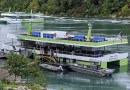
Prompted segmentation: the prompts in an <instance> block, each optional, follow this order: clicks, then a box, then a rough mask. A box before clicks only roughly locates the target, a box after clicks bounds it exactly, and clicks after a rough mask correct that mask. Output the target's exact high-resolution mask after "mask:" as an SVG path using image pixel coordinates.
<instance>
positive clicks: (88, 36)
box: [87, 23, 92, 41]
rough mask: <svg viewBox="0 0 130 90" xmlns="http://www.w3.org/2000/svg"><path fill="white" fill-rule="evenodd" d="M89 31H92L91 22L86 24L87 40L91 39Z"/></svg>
mask: <svg viewBox="0 0 130 90" xmlns="http://www.w3.org/2000/svg"><path fill="white" fill-rule="evenodd" d="M91 31H92V24H90V23H89V24H88V35H87V41H90V40H91Z"/></svg>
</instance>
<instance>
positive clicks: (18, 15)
mask: <svg viewBox="0 0 130 90" xmlns="http://www.w3.org/2000/svg"><path fill="white" fill-rule="evenodd" d="M1 17H2V18H0V22H6V23H29V22H32V23H42V22H44V18H43V14H42V13H25V12H5V13H1Z"/></svg>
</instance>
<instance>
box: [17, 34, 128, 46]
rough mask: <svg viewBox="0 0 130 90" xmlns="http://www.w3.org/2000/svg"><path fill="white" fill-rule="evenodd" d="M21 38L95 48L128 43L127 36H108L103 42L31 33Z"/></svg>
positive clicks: (20, 37)
mask: <svg viewBox="0 0 130 90" xmlns="http://www.w3.org/2000/svg"><path fill="white" fill-rule="evenodd" d="M19 39H20V40H28V41H36V42H45V43H54V44H64V45H72V46H84V47H95V48H96V47H104V46H110V45H118V44H127V43H128V39H127V38H123V39H122V40H119V39H117V38H106V39H107V41H102V42H91V41H89V42H88V41H72V40H64V39H52V38H41V37H35V36H31V35H20V36H19Z"/></svg>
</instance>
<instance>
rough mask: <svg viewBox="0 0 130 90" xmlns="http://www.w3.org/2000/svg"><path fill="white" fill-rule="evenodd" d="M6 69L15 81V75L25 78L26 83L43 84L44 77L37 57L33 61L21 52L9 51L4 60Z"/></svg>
mask: <svg viewBox="0 0 130 90" xmlns="http://www.w3.org/2000/svg"><path fill="white" fill-rule="evenodd" d="M5 66H6V69H7V70H8V72H9V74H10V75H14V76H15V79H14V81H16V77H17V76H21V77H22V76H24V77H26V78H27V83H29V84H33V85H34V84H38V85H41V86H45V85H46V84H45V82H44V81H45V78H44V76H43V72H42V71H41V69H40V67H39V65H38V59H37V58H36V57H35V58H34V60H33V61H31V60H30V59H28V58H27V57H25V56H24V55H21V54H16V53H13V52H11V53H9V54H8V56H7V60H6V62H5Z"/></svg>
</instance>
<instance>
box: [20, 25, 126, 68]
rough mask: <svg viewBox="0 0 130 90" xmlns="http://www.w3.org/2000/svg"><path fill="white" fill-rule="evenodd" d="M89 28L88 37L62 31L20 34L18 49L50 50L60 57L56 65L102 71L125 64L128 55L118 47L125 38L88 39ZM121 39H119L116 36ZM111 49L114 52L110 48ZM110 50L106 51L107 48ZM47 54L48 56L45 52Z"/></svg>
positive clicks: (89, 34) (90, 27)
mask: <svg viewBox="0 0 130 90" xmlns="http://www.w3.org/2000/svg"><path fill="white" fill-rule="evenodd" d="M91 29H92V26H91V25H89V29H88V35H87V36H85V35H70V34H69V33H68V32H65V31H32V30H29V31H28V34H21V35H19V39H18V40H19V42H20V43H21V47H25V48H35V49H36V51H37V53H39V54H40V50H41V49H40V48H43V49H44V52H46V50H47V49H46V48H49V50H48V51H51V50H52V51H53V52H54V55H55V56H56V57H57V58H59V62H64V63H77V64H83V65H89V64H90V63H91V62H95V63H98V65H100V66H101V68H108V65H109V64H111V63H113V64H117V65H119V66H123V65H128V52H124V51H121V50H120V48H119V47H120V45H124V44H128V40H127V37H126V36H121V35H118V36H116V37H98V36H96V37H95V36H91ZM119 36H120V37H119ZM111 46H114V47H116V50H112V49H110V48H109V47H111ZM108 48H109V49H108ZM47 54H48V55H49V54H50V52H49V53H47Z"/></svg>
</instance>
